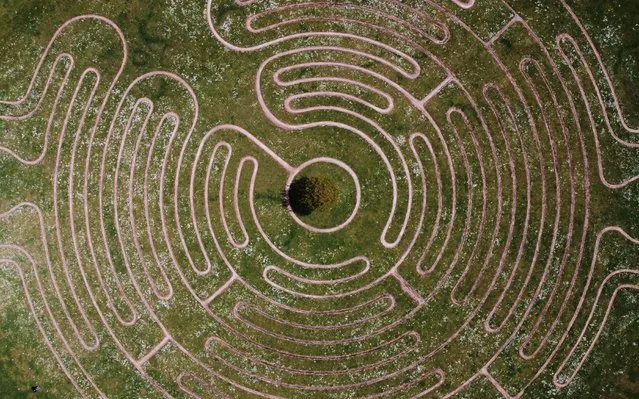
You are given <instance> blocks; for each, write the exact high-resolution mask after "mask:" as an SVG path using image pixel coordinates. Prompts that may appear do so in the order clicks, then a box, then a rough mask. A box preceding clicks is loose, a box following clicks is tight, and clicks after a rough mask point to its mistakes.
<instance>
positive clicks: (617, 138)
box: [0, 0, 639, 399]
mask: <svg viewBox="0 0 639 399" xmlns="http://www.w3.org/2000/svg"><path fill="white" fill-rule="evenodd" d="M561 8H562V10H563V15H561V16H557V17H556V18H558V19H559V18H561V19H560V20H561V21H562V23H554V24H553V27H552V29H551V28H548V27H545V29H546V31H544V34H543V35H540V34H539V33H538V31H537V27H536V26H535V25H534V24H532V22H531V23H529V22H528V21H527V19H526V18H525V17H523V16H521V15H520V14H518V12H517V10H516V9H514V8H513V7H511V6H510V5H509V4H508V2H506V1H502V0H484V1H480V0H477V1H475V0H470V1H468V0H466V1H462V0H450V1H448V0H436V1H435V0H433V1H431V0H424V1H401V2H400V1H399V0H385V1H379V2H369V1H356V0H353V1H338V2H333V1H331V2H322V1H311V2H299V1H290V2H289V1H286V2H279V3H277V2H266V1H257V0H244V1H240V0H209V1H208V4H207V5H206V10H205V11H204V13H203V18H206V23H207V24H208V27H209V29H210V34H211V35H212V38H213V39H215V42H216V44H217V45H221V46H223V47H224V48H225V49H226V51H229V52H233V53H238V54H240V55H241V54H250V57H251V58H253V59H255V60H258V64H257V68H256V69H255V70H254V71H253V72H252V76H253V79H254V81H252V82H251V86H252V87H253V89H254V93H252V95H253V96H254V109H251V110H247V111H246V112H251V113H254V114H255V118H264V119H265V121H266V122H265V125H268V126H270V127H272V132H269V133H268V134H267V132H260V131H253V130H251V129H249V128H247V127H245V126H239V125H236V124H233V123H223V124H219V125H216V126H213V127H211V126H203V125H202V122H201V119H202V115H203V114H204V113H205V112H208V110H206V109H204V108H202V109H201V108H200V105H199V101H198V99H201V98H204V97H205V96H208V95H216V96H225V95H229V98H230V94H229V93H223V92H221V93H214V94H211V93H196V91H195V89H194V88H193V87H192V86H191V84H189V82H188V79H186V78H184V77H181V76H179V75H178V74H175V73H172V72H169V71H160V70H157V71H151V72H148V73H146V74H144V75H141V76H139V77H138V78H136V79H134V80H132V81H130V82H123V81H122V75H123V71H124V70H125V68H126V67H127V64H128V63H129V62H130V61H129V59H130V58H131V55H130V54H129V50H128V48H127V42H126V39H125V37H124V34H123V32H122V30H121V29H120V28H119V27H118V26H117V25H116V24H115V23H114V22H112V21H111V20H109V19H107V18H105V17H102V16H99V15H83V16H78V17H76V18H72V19H70V20H68V21H67V22H66V23H64V24H63V25H62V26H61V27H60V28H59V29H58V30H57V32H56V33H55V35H54V36H53V38H52V39H51V41H50V42H49V44H48V46H47V47H46V49H45V50H44V53H43V54H42V56H41V58H40V60H39V61H38V63H37V65H36V66H35V68H34V69H33V75H32V78H31V80H30V83H29V85H28V87H27V89H26V91H25V93H24V95H23V96H22V97H21V98H19V99H17V100H12V101H0V122H3V125H2V126H5V127H6V132H2V131H0V157H2V158H3V160H4V161H3V162H5V164H6V162H8V163H10V164H11V165H12V168H11V171H12V172H11V173H13V174H14V175H13V176H12V178H13V179H16V180H18V179H20V176H21V175H20V174H21V173H26V172H25V171H31V170H33V169H35V168H39V169H40V170H41V173H40V176H41V179H42V182H41V184H34V185H33V186H32V187H31V188H30V190H26V191H25V190H16V193H15V196H14V197H13V198H12V202H11V203H10V206H9V207H8V208H7V209H2V210H0V212H2V213H0V231H8V232H9V234H8V235H7V240H6V242H2V241H0V265H2V266H6V267H3V268H2V270H3V271H2V273H4V272H5V271H6V270H9V271H12V272H15V273H18V275H19V276H20V278H21V280H22V283H23V287H24V293H25V297H26V301H27V303H28V306H29V308H30V310H31V312H32V313H33V316H34V318H35V321H36V324H37V326H38V328H39V330H40V332H41V333H42V336H43V337H44V342H46V345H47V346H48V348H49V349H50V350H51V352H52V353H53V355H54V356H55V358H56V360H57V361H58V363H59V366H60V368H61V369H62V370H63V371H64V373H65V374H66V375H67V376H68V378H69V380H70V381H71V383H72V384H73V386H74V387H75V388H76V389H77V395H79V396H81V397H84V398H95V397H104V398H106V397H131V396H127V395H131V394H130V393H129V394H127V388H126V384H125V383H122V384H113V383H109V382H108V376H106V375H105V374H104V373H102V372H100V371H99V370H100V367H101V366H100V365H101V364H112V365H113V366H112V367H113V370H119V371H117V372H118V373H120V374H118V375H122V376H124V375H130V376H131V377H130V378H131V379H139V380H140V381H142V382H141V383H142V384H143V386H144V387H146V390H145V391H144V395H145V396H144V397H167V398H174V397H175V398H185V397H190V398H370V399H372V398H422V397H423V398H431V397H432V398H452V397H479V396H474V395H475V392H480V391H481V392H489V393H488V394H486V395H487V396H486V397H491V398H496V397H504V398H519V397H528V396H527V392H528V390H529V388H530V387H531V386H532V385H533V384H538V383H539V381H545V382H546V383H547V384H549V385H546V387H548V386H550V387H551V388H552V389H553V390H561V389H563V388H565V387H567V386H569V385H570V384H571V383H572V382H573V380H575V378H577V377H578V373H579V371H580V369H581V368H582V366H583V365H584V364H585V363H586V362H588V360H589V355H590V354H591V352H592V351H593V350H595V348H596V344H597V341H598V338H599V337H600V336H601V335H602V333H604V331H605V329H606V323H607V320H608V317H609V315H610V312H611V309H612V307H613V306H614V302H615V299H616V298H617V296H618V294H619V292H620V291H623V290H637V289H639V267H638V266H637V264H636V260H637V259H639V257H638V256H636V255H639V240H638V239H636V238H633V237H632V236H631V235H630V234H629V233H628V231H631V230H632V229H633V228H635V227H637V226H634V225H624V223H633V222H634V223H636V220H635V221H632V220H630V221H628V220H623V219H621V218H615V217H614V216H612V215H611V214H610V215H608V214H606V213H605V212H602V211H601V208H600V207H594V206H593V204H594V203H595V202H596V203H600V202H601V200H600V198H599V196H601V194H600V193H602V192H614V191H619V190H621V191H623V190H627V189H628V188H629V187H630V186H632V185H636V184H638V183H637V182H636V181H637V180H638V179H639V176H635V175H632V174H630V175H624V174H623V173H622V172H620V171H618V170H617V169H615V160H614V159H612V156H611V154H612V153H613V150H614V149H615V148H616V147H620V146H621V147H626V148H627V149H628V151H630V152H631V153H632V154H634V156H635V158H636V155H637V154H636V152H635V151H636V148H637V147H639V139H638V137H639V136H637V135H636V134H637V133H639V129H638V128H635V127H632V126H629V123H628V122H627V121H626V119H625V118H624V114H623V112H622V106H621V104H620V101H619V99H618V98H617V94H616V92H615V88H614V85H613V82H612V79H611V77H610V75H609V73H608V70H607V69H606V66H605V65H604V63H603V61H602V56H601V55H600V53H599V52H598V50H597V48H596V47H595V44H594V43H593V41H592V40H591V38H590V36H589V34H588V32H587V30H586V28H585V27H584V26H583V24H582V23H581V22H580V20H579V19H578V17H577V15H575V13H574V12H573V10H572V9H571V8H570V7H569V5H568V4H566V3H565V2H563V0H562V1H561ZM482 10H489V11H482ZM486 13H488V14H486ZM478 15H480V16H481V15H483V16H484V17H483V18H480V17H478ZM485 15H490V16H491V18H486V17H485ZM200 22H201V21H200ZM548 29H551V30H548ZM87 32H90V33H91V35H90V34H85V33H87ZM548 32H550V33H548ZM92 35H94V36H93V37H95V35H97V36H98V37H99V38H100V40H93V39H91V37H92ZM521 54H526V55H525V56H521ZM114 60H117V62H115V61H114ZM211 62H215V61H214V60H213V61H211ZM158 87H161V88H162V90H161V92H162V94H160V95H156V94H152V93H157V88H158ZM239 112H241V111H239ZM231 120H232V119H229V121H231ZM27 125H28V126H29V130H30V131H33V132H38V135H39V136H38V137H39V138H40V142H39V145H38V148H39V150H38V151H36V153H33V149H32V147H30V146H31V144H29V143H30V142H27V141H24V140H23V139H21V138H20V136H19V135H16V134H12V133H11V132H15V131H20V129H24V126H27ZM306 138H308V140H309V143H310V142H313V143H320V145H319V146H318V145H314V146H310V144H309V148H313V150H310V149H309V150H308V152H305V150H304V148H299V147H300V143H301V141H303V140H305V139H306ZM21 140H23V141H21ZM289 140H290V142H291V143H295V144H294V146H295V147H298V148H294V149H291V150H290V151H289V150H287V148H289V147H287V146H286V143H287V142H288V141H289ZM302 147H303V146H302ZM317 148H319V149H320V150H317ZM316 150H317V151H316ZM313 170H321V171H325V173H327V174H328V175H330V176H341V179H342V180H343V182H342V183H343V184H342V186H343V187H344V188H345V191H344V192H342V194H341V195H344V196H345V198H346V199H345V200H344V201H346V200H348V201H346V202H345V205H344V209H341V208H340V209H341V210H340V211H339V212H337V211H336V212H337V213H338V214H336V216H335V220H333V219H331V223H327V224H318V223H317V220H314V219H308V218H305V217H303V216H299V215H296V214H295V213H293V212H292V210H291V209H290V208H287V207H285V206H282V204H281V200H280V198H279V195H280V193H281V192H282V191H285V190H286V189H287V188H288V187H289V186H290V185H291V184H292V182H293V181H294V179H295V178H296V177H297V176H300V175H304V174H307V173H311V172H312V171H313ZM309 171H310V172H309ZM342 186H341V187H342ZM43 197H44V198H46V200H45V201H42V200H41V198H43ZM602 220H603V222H602ZM333 222H334V223H333ZM620 248H622V249H623V251H621V250H620ZM633 254H634V255H635V256H632V255H633ZM633 261H634V263H633ZM105 362H106V363H105ZM114 373H115V371H114ZM131 379H129V377H127V378H126V380H127V381H132V380H131ZM122 380H123V381H124V380H125V378H124V377H122ZM136 381H137V380H136ZM137 395H138V394H136V397H137Z"/></svg>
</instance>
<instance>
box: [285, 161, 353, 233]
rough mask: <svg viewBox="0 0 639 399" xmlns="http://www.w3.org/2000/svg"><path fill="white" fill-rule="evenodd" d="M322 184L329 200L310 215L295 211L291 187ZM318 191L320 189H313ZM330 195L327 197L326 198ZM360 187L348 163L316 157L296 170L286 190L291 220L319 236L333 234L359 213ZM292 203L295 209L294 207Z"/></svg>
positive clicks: (309, 213) (294, 199)
mask: <svg viewBox="0 0 639 399" xmlns="http://www.w3.org/2000/svg"><path fill="white" fill-rule="evenodd" d="M309 181H310V182H311V183H310V184H314V185H316V186H317V185H318V184H320V185H323V186H324V187H321V188H320V191H323V192H324V193H321V194H322V195H324V196H326V197H330V198H328V199H327V201H326V203H324V204H321V205H323V206H319V207H318V208H317V209H312V210H311V209H309V210H311V212H299V209H295V208H296V207H295V201H296V200H297V199H296V198H290V194H291V193H292V190H291V188H292V187H293V188H295V185H296V184H300V183H302V182H309ZM314 188H318V187H314ZM325 194H327V195H325ZM360 198H361V188H360V184H359V179H358V178H357V175H356V174H355V172H354V171H353V169H351V168H350V167H349V166H348V165H347V164H346V163H344V162H342V161H340V160H337V159H334V158H329V157H321V158H313V159H311V160H308V161H306V162H304V163H303V164H301V165H300V166H298V167H297V168H295V169H294V170H293V171H292V172H291V174H290V176H289V178H288V180H287V182H286V188H285V202H286V206H287V208H288V210H289V213H290V215H291V217H292V218H293V219H294V220H295V222H297V223H298V224H299V225H301V226H302V227H304V228H305V229H307V230H309V231H312V232H316V233H332V232H335V231H338V230H340V229H343V228H344V227H346V226H347V225H348V224H349V223H350V222H351V221H352V220H353V219H354V218H355V215H356V214H357V210H358V209H359V204H360ZM291 202H293V206H292V204H291Z"/></svg>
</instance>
